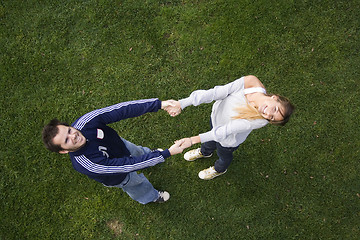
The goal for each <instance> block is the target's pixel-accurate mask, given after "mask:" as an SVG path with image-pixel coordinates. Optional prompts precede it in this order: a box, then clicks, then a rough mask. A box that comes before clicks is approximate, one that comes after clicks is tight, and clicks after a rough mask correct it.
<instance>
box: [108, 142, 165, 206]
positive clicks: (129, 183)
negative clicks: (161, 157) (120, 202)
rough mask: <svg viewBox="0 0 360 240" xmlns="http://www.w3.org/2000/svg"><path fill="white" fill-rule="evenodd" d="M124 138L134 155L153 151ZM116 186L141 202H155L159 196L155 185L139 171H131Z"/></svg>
mask: <svg viewBox="0 0 360 240" xmlns="http://www.w3.org/2000/svg"><path fill="white" fill-rule="evenodd" d="M122 140H123V142H124V144H125V146H126V148H127V149H128V150H129V152H130V154H131V155H133V156H140V155H143V154H146V153H149V152H150V151H151V150H150V149H149V148H147V147H142V146H137V145H135V144H133V143H131V142H129V141H127V140H125V139H123V138H122ZM114 187H118V188H121V189H122V190H123V191H124V192H126V193H127V194H128V195H129V196H130V197H131V198H132V199H134V200H135V201H137V202H139V203H141V204H147V203H149V202H153V201H155V200H156V199H157V198H158V197H159V192H158V190H156V189H155V188H154V187H153V185H152V184H151V183H150V182H149V180H148V179H147V178H146V177H145V176H144V174H142V173H141V174H138V173H137V172H130V173H129V174H128V175H127V176H126V178H125V179H124V181H122V183H120V184H118V185H116V186H114Z"/></svg>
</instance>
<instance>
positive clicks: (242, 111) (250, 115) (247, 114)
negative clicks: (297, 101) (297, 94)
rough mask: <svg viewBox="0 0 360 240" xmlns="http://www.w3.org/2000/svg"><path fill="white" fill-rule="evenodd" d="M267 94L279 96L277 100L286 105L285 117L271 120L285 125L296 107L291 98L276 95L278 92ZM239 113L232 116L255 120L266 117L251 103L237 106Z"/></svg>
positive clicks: (279, 124)
mask: <svg viewBox="0 0 360 240" xmlns="http://www.w3.org/2000/svg"><path fill="white" fill-rule="evenodd" d="M266 95H267V96H270V97H271V96H274V95H275V96H277V97H278V98H277V101H278V102H280V103H281V105H282V106H283V107H284V113H283V117H284V119H283V120H281V121H269V120H268V121H269V123H270V124H273V125H278V126H284V125H285V124H286V123H287V122H288V121H289V119H290V116H291V114H292V113H293V112H294V110H295V107H294V105H292V104H291V102H290V100H289V99H287V98H286V97H283V96H280V95H276V94H266ZM235 110H236V111H237V113H238V115H236V116H234V117H232V118H233V119H247V120H255V119H265V118H264V117H263V116H261V114H260V112H259V111H258V110H257V108H255V107H253V106H251V105H250V104H248V103H247V104H245V105H241V106H239V107H237V108H235Z"/></svg>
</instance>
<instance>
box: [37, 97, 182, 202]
mask: <svg viewBox="0 0 360 240" xmlns="http://www.w3.org/2000/svg"><path fill="white" fill-rule="evenodd" d="M169 105H170V102H169V101H163V102H161V101H160V100H158V99H144V100H137V101H129V102H123V103H118V104H115V105H113V106H109V107H105V108H102V109H97V110H94V111H92V112H89V113H87V114H85V115H83V116H82V117H80V118H78V119H77V120H76V121H75V122H74V123H73V124H72V125H71V126H69V125H68V124H66V123H62V122H60V121H59V120H57V119H53V120H52V121H50V123H49V124H48V125H46V126H45V127H44V129H43V133H42V137H43V142H44V144H45V146H46V148H48V149H49V150H50V151H53V152H58V153H61V154H66V153H68V154H69V155H70V159H71V161H72V165H73V167H74V168H75V170H77V171H78V172H80V173H83V174H85V175H87V176H88V177H90V178H92V179H94V180H96V181H98V182H100V183H102V184H103V185H105V186H108V187H118V188H121V189H123V191H125V192H126V193H127V194H128V195H129V196H130V197H131V198H132V199H134V200H135V201H138V202H140V203H141V204H147V203H150V202H159V203H161V202H165V201H167V200H168V199H169V198H170V194H169V193H168V192H166V191H158V190H156V189H155V188H154V187H153V186H152V184H151V183H150V182H149V181H148V179H147V178H146V177H145V176H144V175H143V174H138V173H136V171H137V170H141V169H144V168H147V167H150V166H154V165H156V164H158V163H161V162H164V161H165V158H167V157H170V156H171V155H174V154H178V153H181V152H182V151H183V149H182V148H181V147H180V145H181V144H182V142H177V143H175V144H174V145H172V146H171V147H170V148H169V149H166V150H161V149H158V150H153V151H151V150H150V149H149V148H146V147H142V146H136V145H135V144H133V143H131V142H129V141H127V140H125V139H124V138H121V137H120V136H119V135H118V134H117V133H116V131H115V130H114V129H112V128H110V127H109V126H107V124H110V123H113V122H117V121H120V120H123V119H126V118H132V117H137V116H140V115H142V114H145V113H147V112H157V111H158V110H159V109H160V108H162V109H165V108H166V107H167V106H169Z"/></svg>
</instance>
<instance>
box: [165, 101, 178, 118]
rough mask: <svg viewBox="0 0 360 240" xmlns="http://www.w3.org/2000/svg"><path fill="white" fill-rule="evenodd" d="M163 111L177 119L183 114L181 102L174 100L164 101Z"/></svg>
mask: <svg viewBox="0 0 360 240" xmlns="http://www.w3.org/2000/svg"><path fill="white" fill-rule="evenodd" d="M161 109H164V110H165V111H167V112H168V113H169V115H170V116H172V117H175V116H177V115H179V114H180V113H181V106H180V102H179V101H175V100H173V99H170V100H166V101H162V102H161Z"/></svg>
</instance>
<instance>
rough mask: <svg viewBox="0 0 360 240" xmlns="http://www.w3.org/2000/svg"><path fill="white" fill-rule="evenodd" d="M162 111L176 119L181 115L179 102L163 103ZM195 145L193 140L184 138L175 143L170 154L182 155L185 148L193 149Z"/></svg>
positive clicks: (169, 101) (168, 101)
mask: <svg viewBox="0 0 360 240" xmlns="http://www.w3.org/2000/svg"><path fill="white" fill-rule="evenodd" d="M161 109H163V110H165V111H166V112H168V114H169V115H170V116H172V117H175V116H177V115H179V114H180V113H181V105H180V102H179V101H176V100H173V99H170V100H166V101H162V102H161ZM192 145H193V143H192V141H191V138H183V139H180V140H176V141H175V143H174V144H173V145H172V146H171V147H170V148H169V151H170V154H171V155H174V154H178V153H182V151H183V150H184V149H185V148H188V147H191V146H192Z"/></svg>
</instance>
